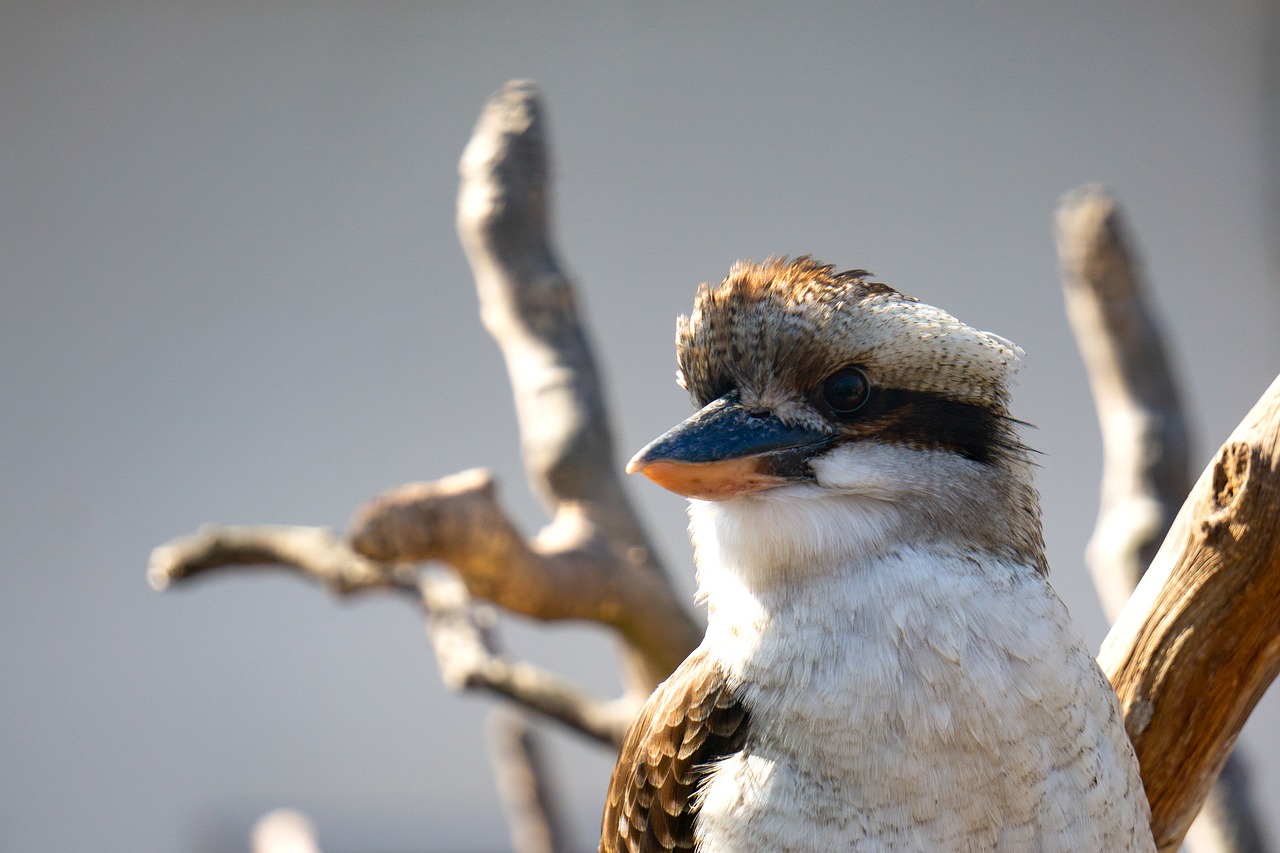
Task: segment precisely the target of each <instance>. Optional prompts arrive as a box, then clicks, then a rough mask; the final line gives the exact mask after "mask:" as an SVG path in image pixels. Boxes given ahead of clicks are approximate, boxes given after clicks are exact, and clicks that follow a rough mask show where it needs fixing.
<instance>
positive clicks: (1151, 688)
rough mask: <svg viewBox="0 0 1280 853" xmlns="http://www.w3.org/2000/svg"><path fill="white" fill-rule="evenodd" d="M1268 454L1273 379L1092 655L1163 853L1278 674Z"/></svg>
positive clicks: (1273, 451)
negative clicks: (1118, 717)
mask: <svg viewBox="0 0 1280 853" xmlns="http://www.w3.org/2000/svg"><path fill="white" fill-rule="evenodd" d="M1278 444H1280V378H1278V379H1277V380H1276V381H1275V382H1273V383H1272V385H1271V387H1270V388H1269V389H1268V390H1267V392H1266V394H1264V395H1263V397H1262V399H1260V400H1259V401H1258V403H1257V405H1255V406H1254V408H1253V410H1252V411H1251V412H1250V413H1249V414H1248V415H1247V416H1246V417H1245V419H1244V420H1243V421H1242V422H1241V424H1240V425H1239V426H1238V427H1237V428H1236V430H1235V432H1233V433H1232V435H1231V437H1230V438H1229V439H1228V440H1227V442H1226V444H1224V445H1223V447H1222V449H1221V450H1219V451H1218V454H1217V456H1216V458H1215V459H1214V461H1213V462H1212V463H1211V464H1210V465H1209V467H1208V468H1206V469H1205V471H1204V473H1203V474H1201V476H1200V479H1199V480H1198V481H1197V482H1196V484H1195V486H1194V488H1193V489H1192V491H1191V494H1190V496H1189V497H1188V498H1187V501H1186V503H1185V504H1183V507H1182V510H1181V511H1180V512H1179V513H1178V516H1177V518H1176V519H1175V520H1174V523H1173V527H1172V529H1171V530H1170V532H1169V535H1168V537H1167V538H1166V539H1165V541H1164V544H1163V545H1162V546H1161V548H1160V551H1159V553H1157V554H1156V557H1155V560H1154V562H1153V563H1152V565H1151V568H1150V569H1148V571H1147V574H1146V576H1145V577H1144V578H1143V580H1142V582H1141V583H1140V584H1139V585H1138V589H1137V591H1136V592H1134V594H1133V597H1132V598H1131V599H1130V601H1129V604H1128V605H1126V606H1125V608H1124V610H1123V611H1122V612H1121V614H1120V617H1119V619H1118V620H1117V621H1116V624H1115V626H1114V627H1113V628H1112V630H1111V633H1110V634H1109V635H1108V637H1107V640H1106V642H1105V643H1104V644H1103V646H1102V652H1101V654H1100V655H1099V657H1098V661H1099V663H1100V664H1102V667H1103V669H1104V671H1106V673H1107V675H1108V676H1109V677H1110V678H1111V683H1112V684H1113V685H1114V686H1115V688H1116V693H1117V694H1118V695H1119V697H1120V702H1121V706H1122V707H1123V709H1124V713H1125V726H1126V728H1127V729H1128V732H1129V737H1130V738H1131V739H1132V740H1133V744H1134V748H1135V749H1136V750H1137V753H1138V760H1139V762H1140V764H1141V765H1142V779H1143V783H1144V784H1145V786H1146V789H1147V796H1148V798H1149V799H1150V801H1151V809H1152V828H1153V829H1154V831H1155V835H1156V842H1157V844H1158V846H1159V849H1160V850H1162V851H1173V850H1176V849H1177V847H1178V845H1179V844H1180V843H1181V841H1182V838H1183V836H1184V835H1185V834H1186V831H1187V827H1188V826H1189V825H1190V823H1191V820H1192V818H1194V816H1195V815H1196V813H1197V812H1198V811H1199V809H1200V806H1201V804H1202V803H1203V802H1204V800H1205V797H1206V796H1207V795H1208V792H1209V789H1210V786H1211V785H1212V783H1213V780H1214V779H1215V778H1216V776H1217V775H1218V772H1219V771H1220V770H1221V768H1222V766H1223V763H1224V762H1225V761H1226V758H1227V755H1228V753H1229V752H1230V750H1231V748H1232V746H1233V745H1234V744H1235V741H1236V737H1237V736H1238V734H1239V732H1240V728H1241V726H1243V725H1244V721H1245V719H1246V718H1247V717H1248V715H1249V712H1250V711H1252V710H1253V707H1254V705H1255V704H1257V701H1258V699H1259V698H1260V697H1261V695H1262V693H1263V691H1264V690H1265V689H1266V687H1267V685H1269V684H1270V683H1271V681H1272V679H1274V677H1275V675H1276V673H1277V671H1278V670H1280V637H1278V635H1277V633H1276V630H1275V613H1274V607H1275V602H1276V601H1277V600H1278V598H1280V529H1277V525H1276V523H1275V519H1276V517H1277V514H1278V513H1280V448H1278V447H1277V445H1278Z"/></svg>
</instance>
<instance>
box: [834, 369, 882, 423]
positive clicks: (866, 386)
mask: <svg viewBox="0 0 1280 853" xmlns="http://www.w3.org/2000/svg"><path fill="white" fill-rule="evenodd" d="M870 396H871V382H870V381H869V380H868V379H867V374H865V373H863V372H862V371H861V370H859V369H858V368H856V367H842V368H840V369H839V370H837V371H836V372H835V373H833V374H831V375H830V376H828V377H827V378H826V379H825V380H823V383H822V402H823V403H825V404H826V405H827V408H829V409H831V411H832V413H834V414H836V415H839V416H841V417H845V416H848V415H852V414H853V413H854V412H856V411H858V409H861V408H862V407H863V405H864V404H865V403H866V402H867V398H868V397H870Z"/></svg>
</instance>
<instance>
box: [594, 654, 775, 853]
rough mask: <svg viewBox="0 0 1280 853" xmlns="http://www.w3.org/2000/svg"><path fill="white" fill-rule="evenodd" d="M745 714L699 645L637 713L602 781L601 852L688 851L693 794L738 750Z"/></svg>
mask: <svg viewBox="0 0 1280 853" xmlns="http://www.w3.org/2000/svg"><path fill="white" fill-rule="evenodd" d="M749 723H750V715H749V714H748V713H747V709H746V708H745V707H744V706H743V705H742V703H741V702H740V701H739V700H738V698H737V697H736V696H735V695H734V693H733V691H732V690H730V689H729V686H728V684H727V683H726V681H725V677H724V674H723V673H722V672H720V670H719V669H718V668H717V667H716V666H715V665H714V664H713V663H712V662H711V661H710V659H709V658H708V657H707V655H706V653H705V652H703V651H702V650H701V649H699V650H698V651H695V652H694V653H693V654H692V655H690V656H689V657H688V659H686V660H685V662H684V663H682V664H681V665H680V667H679V668H678V669H676V671H675V672H674V673H672V674H671V677H670V678H668V679H667V680H666V681H664V682H663V683H662V684H661V685H659V687H658V689H657V690H655V691H654V693H653V695H652V696H650V697H649V701H648V702H646V703H645V705H644V707H643V708H642V709H641V710H640V713H639V714H638V715H636V718H635V720H633V721H632V723H631V728H630V729H628V730H627V736H626V739H625V740H623V742H622V752H621V754H620V755H619V757H618V763H617V765H616V766H615V767H614V768H613V778H612V779H610V780H609V795H608V797H606V799H605V807H604V822H603V825H602V828H601V833H600V851H601V853H621V851H625V853H662V851H671V850H693V846H694V843H693V824H694V818H695V817H696V812H697V807H696V801H695V798H694V794H696V793H697V789H698V785H700V784H701V783H702V780H703V778H705V776H706V774H707V772H708V770H709V767H710V765H712V764H713V763H714V762H715V761H717V760H719V759H721V758H724V757H726V756H728V755H731V754H733V753H735V752H738V751H739V750H741V749H742V745H743V743H744V742H745V740H746V737H747V729H748V728H749Z"/></svg>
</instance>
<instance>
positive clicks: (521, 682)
mask: <svg viewBox="0 0 1280 853" xmlns="http://www.w3.org/2000/svg"><path fill="white" fill-rule="evenodd" d="M419 588H420V590H421V592H422V603H423V605H424V606H425V607H426V609H427V615H428V619H427V635H428V636H429V637H430V638H431V645H432V648H434V649H435V652H436V659H437V661H438V662H439V664H440V676H441V678H442V679H443V680H444V683H445V685H446V686H448V687H450V688H452V689H453V690H464V689H472V690H477V689H478V690H487V691H488V692H490V693H494V694H496V695H498V696H502V697H503V698H506V699H510V700H512V701H513V702H515V703H516V704H517V705H520V706H522V707H524V708H527V709H529V710H531V711H536V712H537V713H539V714H542V715H543V716H546V717H550V718H551V719H553V720H556V721H558V722H561V723H563V724H565V725H566V726H568V727H570V728H571V729H574V730H575V731H578V732H580V733H581V734H584V735H587V736H588V737H591V738H593V739H595V740H597V741H600V742H601V743H603V744H604V745H606V746H608V747H611V748H617V747H618V745H620V744H621V743H622V736H623V734H624V733H625V732H626V726H627V723H628V722H629V721H630V719H631V710H632V706H631V705H630V704H629V703H605V702H601V701H599V700H597V699H595V698H593V697H591V696H588V695H587V694H586V693H583V692H582V691H581V690H579V689H578V688H577V687H575V686H574V685H572V684H570V683H569V682H568V681H566V680H564V679H562V678H560V677H558V676H556V675H554V674H552V673H549V672H547V671H545V670H542V669H540V668H538V667H536V666H532V665H530V664H527V663H521V662H518V661H512V660H508V659H507V658H506V657H504V656H503V655H502V654H500V653H499V652H498V650H497V648H496V643H495V641H494V639H493V627H494V621H495V617H494V614H493V611H492V610H491V609H489V608H487V607H477V606H476V605H475V604H474V603H473V602H472V600H471V596H470V594H469V593H468V592H467V590H466V587H465V585H464V584H463V583H462V581H461V580H459V578H458V576H457V575H456V574H454V573H453V572H451V571H445V570H442V569H429V570H427V571H424V572H423V573H422V575H421V578H420V580H419Z"/></svg>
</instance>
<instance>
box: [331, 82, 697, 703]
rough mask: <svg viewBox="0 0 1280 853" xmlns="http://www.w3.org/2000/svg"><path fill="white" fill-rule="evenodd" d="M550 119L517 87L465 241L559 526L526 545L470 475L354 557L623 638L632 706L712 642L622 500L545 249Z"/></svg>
mask: <svg viewBox="0 0 1280 853" xmlns="http://www.w3.org/2000/svg"><path fill="white" fill-rule="evenodd" d="M541 114H542V107H541V104H540V101H539V98H538V94H537V91H536V89H535V88H534V87H533V85H532V84H530V83H525V82H513V83H508V84H507V85H506V86H504V87H503V88H502V89H501V90H500V91H499V92H498V93H497V94H495V95H494V96H493V97H492V98H491V99H490V100H489V103H488V104H487V105H486V106H485V109H484V112H483V113H482V114H481V116H480V120H479V122H478V123H477V125H476V129H475V133H474V134H473V136H472V138H471V141H470V143H469V144H468V145H467V149H466V151H465V153H464V154H463V157H462V164H461V167H460V168H461V173H462V183H461V186H460V188H459V191H458V233H459V236H460V238H461V240H462V244H463V247H464V248H465V249H466V252H467V258H468V260H469V261H470V262H471V268H472V271H473V273H474V275H475V279H476V290H477V292H478V293H479V295H480V307H481V315H482V318H483V320H484V323H485V326H486V328H488V330H489V332H490V334H492V335H493V337H494V339H495V340H496V341H497V342H498V345H499V346H500V347H501V349H502V353H503V356H504V357H505V359H506V364H507V371H508V374H509V375H510V378H511V387H512V389H513V391H514V393H515V402H516V413H517V415H518V417H519V422H520V434H521V446H522V449H523V455H524V460H525V466H526V470H527V473H528V476H529V481H530V483H531V485H532V486H533V489H534V491H535V492H536V493H537V494H538V495H539V497H540V498H541V499H542V501H543V503H544V504H545V505H546V506H547V509H548V511H549V512H550V514H551V517H552V520H551V523H550V524H549V525H548V526H547V527H546V528H545V529H544V530H543V531H542V532H541V533H539V534H538V536H537V537H535V538H534V539H533V540H532V541H529V542H525V541H524V540H523V538H522V537H520V535H519V534H518V533H517V532H516V530H515V528H514V526H513V525H511V524H510V522H509V521H507V519H506V516H505V514H504V513H503V512H502V511H501V510H500V509H499V508H498V507H497V506H496V504H495V502H494V500H493V490H492V485H491V483H490V482H489V480H488V478H487V476H485V475H482V474H479V473H476V472H468V473H467V474H464V475H459V478H451V479H450V480H449V481H444V482H441V483H439V484H436V485H435V486H422V485H417V486H409V487H405V488H404V489H401V490H397V491H395V492H393V493H391V494H390V495H387V496H384V497H383V498H380V499H378V500H376V501H374V502H373V503H372V504H370V505H369V506H367V507H366V508H364V509H363V510H362V511H361V513H360V514H359V516H358V517H357V520H356V522H355V523H354V525H353V541H354V542H355V543H356V546H357V548H358V549H360V550H361V551H362V552H363V553H366V554H369V555H372V556H376V557H377V558H379V559H385V560H400V559H410V558H412V559H417V558H420V557H423V556H427V555H430V556H432V557H435V558H438V559H442V560H445V561H447V562H449V563H450V564H451V565H453V566H454V567H455V568H456V569H457V570H458V571H459V573H460V574H461V576H462V577H463V579H464V580H465V581H466V583H467V586H468V588H469V589H470V590H471V592H472V593H473V594H474V595H476V596H479V597H483V598H488V599H490V600H492V601H494V602H495V603H497V604H500V605H501V606H503V607H507V608H509V609H512V610H515V611H517V612H520V613H523V614H526V615H530V616H534V617H537V618H542V619H565V618H575V619H578V618H580V619H590V620H594V621H599V622H603V623H605V624H607V625H610V626H612V627H613V628H615V629H616V630H617V631H618V633H619V634H620V635H621V637H622V639H623V643H624V647H623V650H622V652H623V657H622V660H623V670H624V672H623V681H624V684H626V685H627V690H628V693H629V694H630V695H631V696H632V697H633V698H634V697H640V696H645V695H648V693H649V692H650V691H651V690H652V689H653V688H654V686H656V685H657V683H658V682H659V681H661V680H662V679H663V678H665V677H666V676H667V675H668V674H669V673H670V672H671V671H672V670H673V669H674V668H675V667H676V666H677V665H678V664H679V663H680V661H681V660H683V659H684V657H685V656H686V655H687V654H688V653H689V651H690V650H692V649H693V647H694V646H696V645H697V643H698V640H699V639H700V637H701V634H702V632H701V630H700V629H699V628H698V626H697V625H696V624H695V622H694V621H693V619H692V618H691V617H690V616H689V614H688V613H687V612H686V611H685V609H684V607H683V606H682V605H681V603H680V601H679V598H678V597H677V595H676V594H675V591H674V590H673V588H672V587H671V584H670V581H669V579H668V576H667V574H666V572H665V570H664V569H663V567H662V565H661V563H660V562H659V560H658V558H657V556H656V554H655V552H654V549H653V546H652V544H651V543H650V541H649V539H648V536H647V535H646V534H645V532H644V529H643V528H642V526H641V524H640V521H639V519H638V517H637V516H636V514H635V511H634V509H633V508H632V506H631V503H630V501H629V500H628V499H627V496H626V493H625V491H624V490H623V488H622V482H621V478H620V473H619V472H620V466H619V465H618V463H617V462H616V460H615V459H614V448H613V437H612V434H611V432H610V429H609V424H608V417H607V414H606V410H605V401H604V395H603V392H602V389H601V383H600V378H599V373H598V371H597V369H596V364H595V359H594V357H593V356H592V354H591V347H590V345H589V343H588V340H587V334H586V330H585V328H584V327H583V324H582V322H581V320H580V318H579V317H578V312H577V307H576V298H575V296H574V291H573V285H572V283H571V282H570V281H569V279H568V277H567V276H566V275H565V274H564V272H563V271H562V269H561V267H560V264H559V261H558V260H557V259H556V253H555V250H554V248H553V246H552V241H551V237H550V233H549V218H550V217H549V211H548V196H549V194H550V183H549V169H548V156H547V148H546V141H545V137H544V133H543V123H542V117H541ZM411 555H412V556H411Z"/></svg>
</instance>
